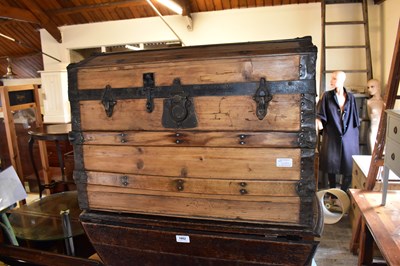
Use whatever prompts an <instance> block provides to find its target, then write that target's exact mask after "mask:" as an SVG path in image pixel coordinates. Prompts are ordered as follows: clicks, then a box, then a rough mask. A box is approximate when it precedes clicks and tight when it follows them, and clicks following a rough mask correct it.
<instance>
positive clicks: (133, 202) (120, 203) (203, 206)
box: [87, 186, 300, 224]
mask: <svg viewBox="0 0 400 266" xmlns="http://www.w3.org/2000/svg"><path fill="white" fill-rule="evenodd" d="M106 189H107V188H106V187H100V186H96V187H93V186H88V187H87V190H88V200H89V206H90V208H91V209H93V210H110V202H112V203H113V204H112V210H113V211H121V212H134V213H143V214H157V215H166V216H178V217H179V216H180V217H190V218H194V219H196V218H197V219H198V218H203V219H204V218H206V219H210V218H213V219H221V220H232V221H235V220H236V221H242V220H246V221H248V222H252V221H253V222H260V223H263V222H264V223H265V222H271V221H274V222H282V223H289V224H291V223H292V224H296V223H299V217H300V214H299V211H300V204H299V201H298V198H293V200H294V201H297V202H292V203H290V202H287V198H286V199H285V198H283V199H284V200H286V201H284V200H282V197H276V199H277V201H271V197H265V201H263V202H260V201H253V202H251V203H250V202H249V201H244V200H226V199H217V198H204V197H203V198H190V197H188V198H185V197H172V196H160V195H158V196H154V195H140V194H131V193H130V194H128V193H120V191H115V192H111V191H107V190H106ZM278 199H279V200H278ZM249 206H251V208H250V207H249Z"/></svg>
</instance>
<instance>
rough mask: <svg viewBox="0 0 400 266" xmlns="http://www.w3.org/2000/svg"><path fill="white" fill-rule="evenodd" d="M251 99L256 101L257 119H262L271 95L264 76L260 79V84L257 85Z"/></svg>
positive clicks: (265, 113)
mask: <svg viewBox="0 0 400 266" xmlns="http://www.w3.org/2000/svg"><path fill="white" fill-rule="evenodd" d="M253 99H254V101H255V102H256V103H257V108H256V115H257V118H258V119H259V120H263V119H264V117H265V116H266V115H267V109H268V105H269V102H270V101H271V100H272V95H271V94H270V92H269V90H268V88H267V82H266V81H265V78H261V79H260V86H259V87H258V89H257V91H256V94H255V95H254V97H253Z"/></svg>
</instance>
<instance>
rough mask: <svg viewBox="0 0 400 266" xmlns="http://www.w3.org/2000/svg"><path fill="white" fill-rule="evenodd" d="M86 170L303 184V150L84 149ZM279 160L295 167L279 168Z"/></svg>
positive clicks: (101, 147)
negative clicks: (289, 161)
mask: <svg viewBox="0 0 400 266" xmlns="http://www.w3.org/2000/svg"><path fill="white" fill-rule="evenodd" d="M83 157H84V162H85V169H86V170H91V171H107V172H115V173H131V174H143V175H161V176H172V177H199V178H220V179H246V180H247V179H261V180H266V179H272V178H275V179H278V180H299V178H300V149H272V148H271V149H270V148H256V149H241V148H197V147H131V146H115V147H113V146H95V145H91V146H88V145H84V146H83ZM278 158H288V159H291V160H292V167H277V166H276V161H277V159H278Z"/></svg>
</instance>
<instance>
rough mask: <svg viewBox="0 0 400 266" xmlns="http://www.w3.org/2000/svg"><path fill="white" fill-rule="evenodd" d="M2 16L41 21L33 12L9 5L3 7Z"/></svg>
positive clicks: (33, 21) (0, 15)
mask: <svg viewBox="0 0 400 266" xmlns="http://www.w3.org/2000/svg"><path fill="white" fill-rule="evenodd" d="M0 17H1V18H9V19H15V20H21V21H25V22H30V23H39V21H38V20H37V18H36V17H35V16H34V15H33V14H32V13H31V12H29V11H27V10H25V9H21V8H15V7H7V8H4V7H1V8H0Z"/></svg>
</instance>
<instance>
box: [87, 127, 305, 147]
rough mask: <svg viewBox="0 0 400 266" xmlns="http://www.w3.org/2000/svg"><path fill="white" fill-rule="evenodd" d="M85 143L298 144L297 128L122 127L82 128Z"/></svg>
mask: <svg viewBox="0 0 400 266" xmlns="http://www.w3.org/2000/svg"><path fill="white" fill-rule="evenodd" d="M82 134H83V138H84V145H125V146H129V145H140V146H177V145H179V146H204V147H260V148H261V147H284V148H289V147H298V145H299V144H298V138H299V134H298V133H297V132H248V131H243V132H207V131H206V132H205V131H183V130H176V131H174V132H171V131H162V132H160V131H123V132H115V131H114V132H109V131H107V132H100V131H95V132H92V131H90V132H83V133H82Z"/></svg>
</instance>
